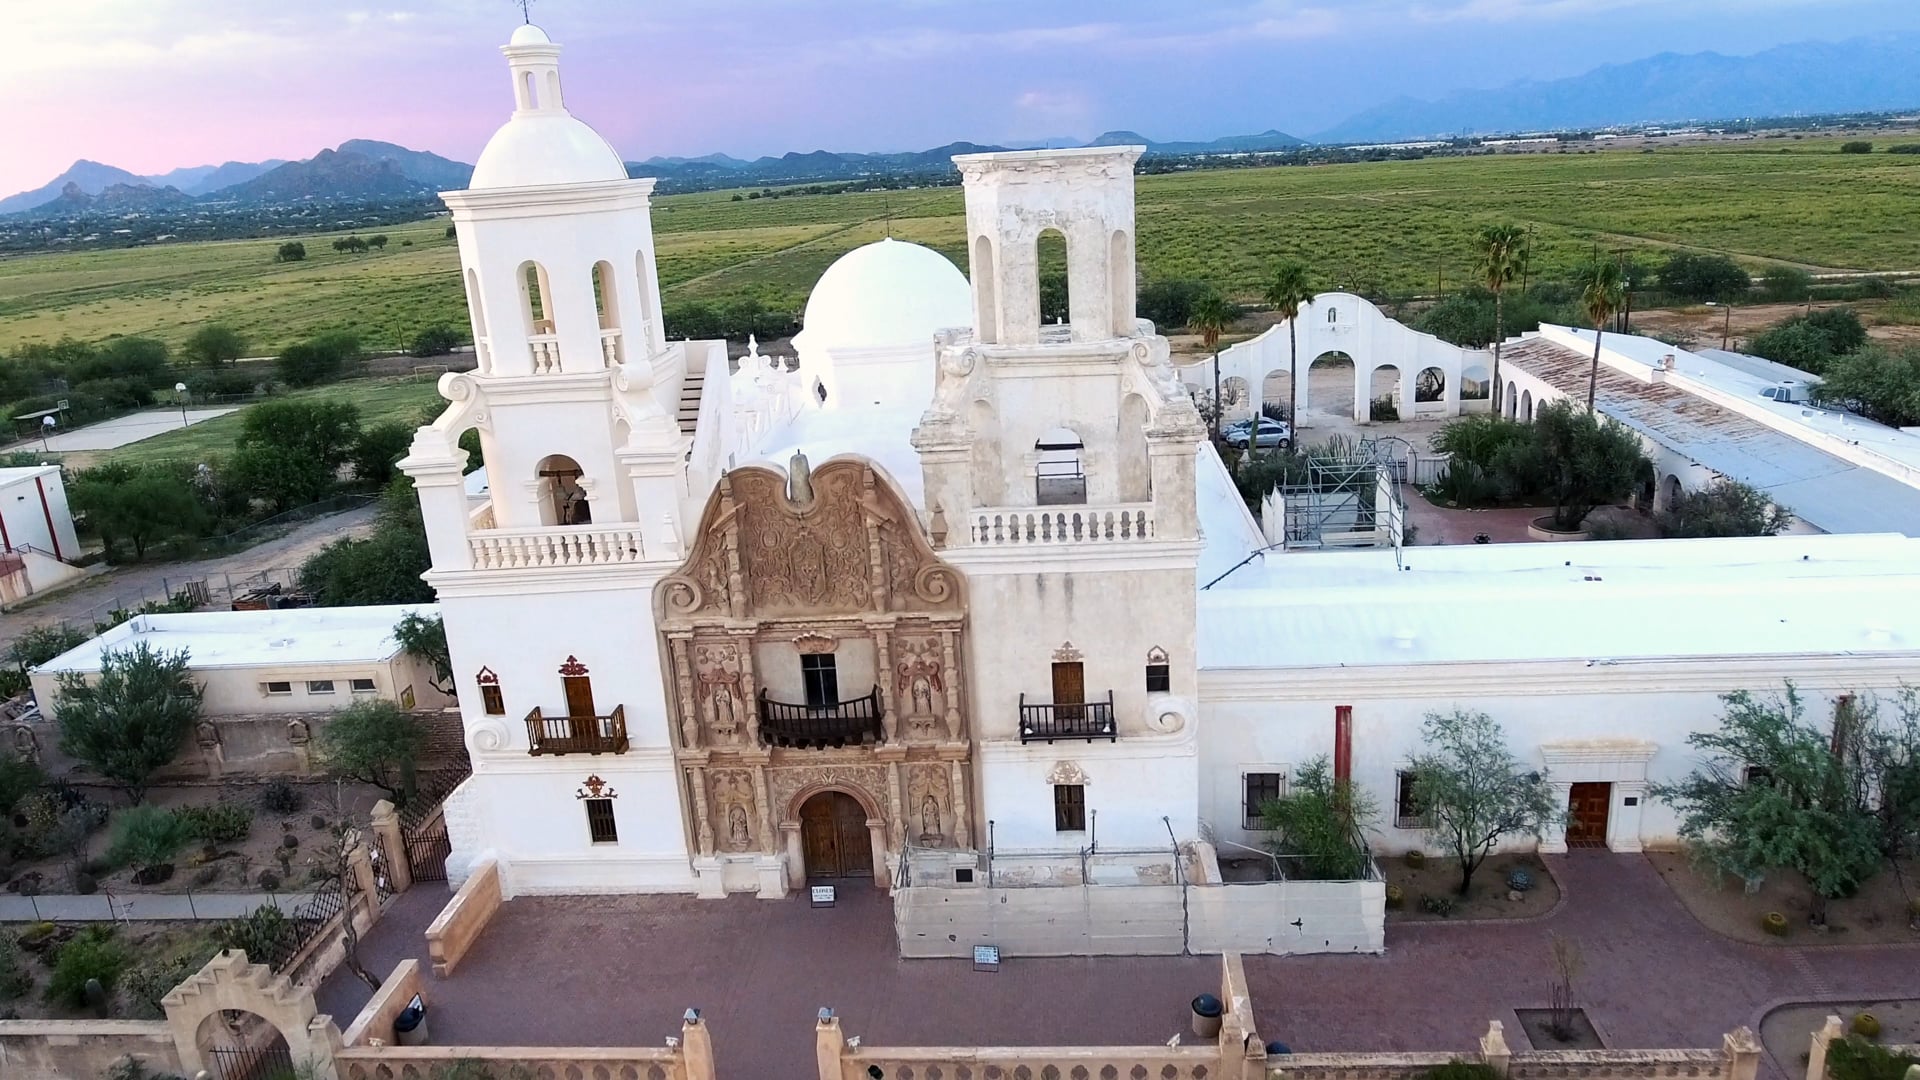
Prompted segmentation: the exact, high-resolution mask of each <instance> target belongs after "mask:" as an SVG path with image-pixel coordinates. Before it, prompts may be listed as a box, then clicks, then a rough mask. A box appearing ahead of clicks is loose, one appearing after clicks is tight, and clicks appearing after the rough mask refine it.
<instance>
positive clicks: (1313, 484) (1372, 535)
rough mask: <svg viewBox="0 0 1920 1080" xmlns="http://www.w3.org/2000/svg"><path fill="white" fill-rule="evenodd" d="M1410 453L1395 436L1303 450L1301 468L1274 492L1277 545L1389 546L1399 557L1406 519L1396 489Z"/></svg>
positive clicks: (1307, 547)
mask: <svg viewBox="0 0 1920 1080" xmlns="http://www.w3.org/2000/svg"><path fill="white" fill-rule="evenodd" d="M1411 452H1412V447H1411V446H1410V445H1409V444H1408V443H1407V441H1406V440H1405V439H1401V438H1396V437H1393V436H1383V437H1379V438H1368V439H1361V440H1360V441H1358V442H1357V443H1346V442H1339V443H1334V444H1329V446H1328V447H1323V448H1319V449H1316V450H1309V451H1307V452H1306V453H1305V454H1304V455H1302V458H1301V464H1302V468H1301V469H1300V470H1299V471H1298V472H1295V473H1294V474H1293V475H1292V476H1291V477H1290V478H1289V479H1288V480H1286V481H1285V482H1283V483H1282V484H1281V485H1280V486H1279V488H1278V489H1276V491H1275V499H1274V501H1275V502H1277V503H1278V504H1279V506H1278V509H1279V511H1280V518H1281V521H1280V524H1281V536H1280V538H1279V541H1280V544H1281V545H1282V546H1283V547H1285V548H1286V549H1287V550H1289V551H1293V550H1318V549H1324V548H1356V547H1392V548H1393V549H1394V553H1395V557H1396V558H1397V557H1398V555H1399V551H1400V546H1401V543H1402V541H1403V540H1404V538H1405V535H1406V514H1407V508H1406V504H1405V503H1404V502H1402V501H1401V498H1400V484H1401V482H1402V481H1404V480H1405V479H1406V478H1407V463H1408V461H1409V459H1410V457H1411Z"/></svg>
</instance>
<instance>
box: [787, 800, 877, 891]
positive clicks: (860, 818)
mask: <svg viewBox="0 0 1920 1080" xmlns="http://www.w3.org/2000/svg"><path fill="white" fill-rule="evenodd" d="M800 841H801V846H802V849H803V850H804V851H805V852H806V859H807V877H809V878H846V877H872V876H873V844H872V842H871V841H870V840H869V839H868V838H867V812H866V810H864V809H862V808H861V806H860V802H859V800H857V799H855V798H854V797H853V796H851V795H848V794H846V793H845V792H841V791H823V792H821V793H820V794H818V795H815V796H814V797H813V798H811V799H808V800H807V801H806V803H805V804H804V805H802V806H801V807H800Z"/></svg>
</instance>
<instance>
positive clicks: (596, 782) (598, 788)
mask: <svg viewBox="0 0 1920 1080" xmlns="http://www.w3.org/2000/svg"><path fill="white" fill-rule="evenodd" d="M573 797H574V798H576V799H617V798H619V797H620V793H619V792H617V791H615V790H613V785H612V784H609V783H607V782H606V781H605V780H602V779H600V777H599V776H598V775H597V774H595V775H591V776H588V777H587V778H586V779H585V780H583V781H581V782H580V787H579V788H578V789H576V790H575V791H574V793H573Z"/></svg>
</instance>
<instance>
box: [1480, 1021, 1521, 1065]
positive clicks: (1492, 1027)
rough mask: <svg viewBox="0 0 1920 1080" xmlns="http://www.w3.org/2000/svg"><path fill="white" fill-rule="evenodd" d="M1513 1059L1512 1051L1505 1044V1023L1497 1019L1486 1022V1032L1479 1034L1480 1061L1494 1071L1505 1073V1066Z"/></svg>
mask: <svg viewBox="0 0 1920 1080" xmlns="http://www.w3.org/2000/svg"><path fill="white" fill-rule="evenodd" d="M1512 1061H1513V1051H1512V1050H1511V1049H1509V1048H1508V1046H1507V1031H1506V1025H1505V1024H1502V1023H1501V1022H1500V1021H1498V1020H1492V1021H1489V1022H1488V1023H1487V1033H1486V1034H1485V1035H1482V1036H1480V1062H1481V1064H1483V1065H1485V1066H1487V1068H1489V1069H1492V1070H1493V1071H1494V1072H1495V1073H1497V1074H1499V1075H1501V1076H1505V1075H1507V1067H1508V1065H1509V1064H1511V1063H1512Z"/></svg>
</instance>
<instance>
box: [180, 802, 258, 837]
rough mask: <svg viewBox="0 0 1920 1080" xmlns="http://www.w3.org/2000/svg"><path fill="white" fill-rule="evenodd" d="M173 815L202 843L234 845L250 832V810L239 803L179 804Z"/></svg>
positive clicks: (251, 822)
mask: <svg viewBox="0 0 1920 1080" xmlns="http://www.w3.org/2000/svg"><path fill="white" fill-rule="evenodd" d="M173 814H174V816H175V817H177V818H179V819H180V820H181V822H182V823H183V824H184V825H185V826H186V828H187V834H188V835H189V836H190V837H192V838H193V839H195V840H198V841H200V842H201V843H205V844H237V843H239V842H240V841H242V840H245V839H246V838H247V834H248V833H250V832H252V831H253V809H252V808H251V807H248V806H242V805H240V804H239V803H230V802H217V803H214V804H212V805H210V806H182V807H179V808H178V809H176V810H174V812H173Z"/></svg>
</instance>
